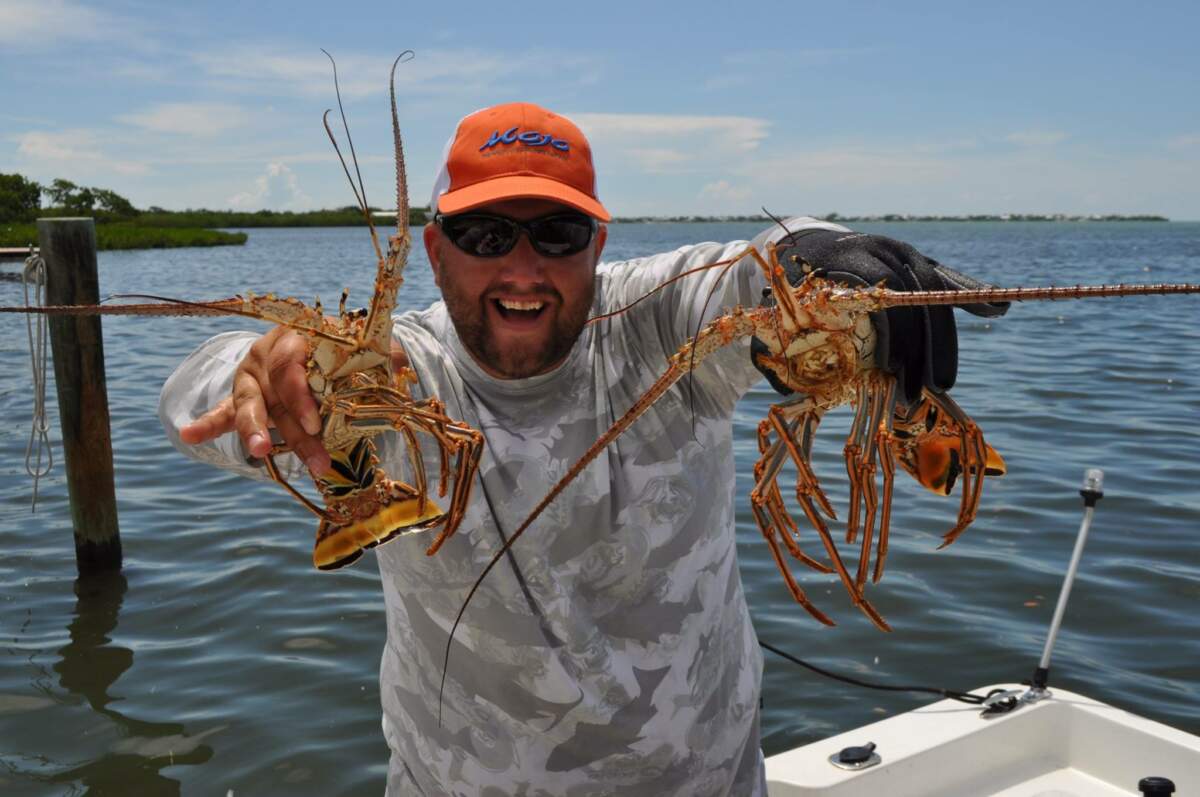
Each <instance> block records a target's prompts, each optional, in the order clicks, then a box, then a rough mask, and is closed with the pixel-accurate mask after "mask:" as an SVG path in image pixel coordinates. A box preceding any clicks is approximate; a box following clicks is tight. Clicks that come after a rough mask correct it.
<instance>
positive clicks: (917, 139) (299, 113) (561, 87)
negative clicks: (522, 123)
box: [0, 0, 1200, 220]
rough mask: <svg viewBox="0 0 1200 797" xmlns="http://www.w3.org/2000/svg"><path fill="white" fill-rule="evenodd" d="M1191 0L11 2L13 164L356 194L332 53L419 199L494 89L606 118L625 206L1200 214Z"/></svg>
mask: <svg viewBox="0 0 1200 797" xmlns="http://www.w3.org/2000/svg"><path fill="white" fill-rule="evenodd" d="M1198 9H1200V4H1197V3H1194V2H1192V3H1170V2H1155V3H1143V4H1140V5H1135V4H1130V3H1122V4H1108V3H1103V2H1091V3H1065V2H1064V3H1055V2H1050V1H1049V0H1046V1H1045V2H1041V3H1017V2H1008V3H990V4H987V5H983V4H968V3H965V2H956V3H920V2H911V3H904V4H900V3H849V2H848V3H840V4H834V3H809V2H801V1H800V0H795V1H794V2H786V3H776V2H756V3H752V4H738V3H729V2H726V3H721V4H718V3H702V2H691V3H679V2H652V0H643V2H638V3H626V2H609V3H604V4H586V5H585V4H575V3H566V2H563V0H558V2H529V1H528V0H524V1H514V0H494V1H493V2H488V3H464V2H455V3H449V2H442V3H439V2H422V3H409V2H398V1H394V2H390V3H378V2H371V1H370V0H359V1H358V2H342V3H331V2H323V3H308V2H304V3H268V2H258V3H254V2H244V1H243V2H210V3H196V4H194V5H188V6H185V5H183V4H177V5H172V4H168V3H163V2H150V0H131V1H129V2H124V1H117V2H103V3H101V2H89V0H0V75H2V76H3V77H2V79H0V172H14V171H16V172H20V173H22V174H25V175H27V176H29V177H32V178H34V179H37V180H39V181H42V182H49V181H50V180H51V179H53V178H56V177H64V178H67V179H70V180H72V181H74V182H77V183H81V184H85V185H95V186H100V187H106V188H111V189H113V190H116V191H117V192H119V193H121V194H123V195H125V196H127V197H129V198H130V199H131V200H132V201H133V202H134V203H135V204H136V205H138V206H142V207H145V206H150V205H161V206H164V207H168V208H184V207H214V208H226V207H237V208H246V209H258V208H262V207H269V208H273V209H307V208H313V207H334V206H340V205H345V204H349V203H350V202H351V201H352V199H351V195H350V192H349V188H348V187H347V186H346V184H345V178H344V177H343V176H342V174H341V170H340V168H339V167H338V166H337V163H336V161H335V160H334V156H333V153H332V150H331V148H330V146H329V144H328V142H327V141H326V139H325V134H324V131H323V129H322V127H321V113H322V112H323V111H324V110H325V109H326V108H328V107H330V106H331V105H332V104H333V102H334V99H333V87H332V80H331V77H330V70H329V64H328V61H327V60H326V59H325V56H323V55H322V54H321V52H320V49H319V48H321V47H324V48H325V49H327V50H329V51H330V52H332V53H333V54H334V56H335V57H336V58H337V59H338V66H339V74H340V76H341V78H342V88H343V96H344V98H345V101H346V111H347V114H348V116H349V118H350V123H351V129H352V132H353V133H354V136H355V142H356V144H357V146H358V151H359V155H360V161H361V163H362V166H363V170H364V176H365V177H366V179H367V188H368V197H369V198H370V199H371V201H372V202H373V203H374V204H378V205H388V204H390V202H391V199H390V196H391V187H390V186H391V181H392V166H391V161H392V158H391V145H390V126H389V120H388V106H387V94H386V88H387V72H388V66H389V64H390V62H391V59H392V57H394V56H395V55H396V54H397V53H399V52H400V51H401V50H404V49H412V50H414V51H416V57H415V58H414V59H413V60H412V61H411V62H409V63H407V64H404V65H402V66H401V67H400V70H399V72H398V76H397V78H398V81H399V90H400V96H399V101H400V106H401V107H400V114H401V124H402V127H403V131H404V134H405V144H406V150H407V154H408V163H409V175H410V193H411V196H412V198H413V201H414V202H415V203H416V204H425V203H426V202H427V201H428V194H429V191H430V188H431V186H432V182H433V177H434V173H435V171H436V167H437V157H438V155H439V154H440V152H441V150H442V146H443V144H444V142H445V140H446V137H447V136H448V135H449V134H450V132H451V131H452V129H453V127H454V125H455V123H456V122H457V121H458V119H459V118H460V117H462V116H463V115H465V114H466V113H469V112H471V111H473V110H475V109H477V108H480V107H483V106H485V105H490V104H492V103H495V102H505V101H511V100H528V101H533V102H538V103H541V104H543V105H546V106H547V107H550V108H552V109H553V110H555V111H558V112H561V113H564V114H566V115H568V116H570V117H572V118H573V119H575V120H576V121H577V122H578V123H579V124H580V126H581V127H582V128H583V129H584V131H585V132H586V133H587V134H588V135H589V137H590V138H591V139H592V143H593V148H594V150H595V153H596V159H597V164H598V169H599V174H600V179H599V184H600V192H601V199H602V200H603V201H604V202H605V204H606V205H608V207H609V209H610V210H612V211H613V212H614V213H616V214H618V215H641V214H647V215H668V214H685V213H702V214H710V213H711V214H725V213H752V212H757V211H758V209H759V208H760V207H762V206H764V205H765V206H766V207H767V208H769V209H770V210H772V211H773V212H779V213H811V214H823V213H827V212H829V211H837V212H840V213H843V214H849V213H885V212H907V213H948V214H964V213H1004V212H1025V213H1049V212H1066V213H1110V212H1112V213H1161V214H1165V215H1167V216H1170V217H1171V218H1174V219H1190V220H1195V219H1200V80H1198V78H1200V47H1198V46H1197V45H1196V32H1197V31H1198V30H1200V10H1198Z"/></svg>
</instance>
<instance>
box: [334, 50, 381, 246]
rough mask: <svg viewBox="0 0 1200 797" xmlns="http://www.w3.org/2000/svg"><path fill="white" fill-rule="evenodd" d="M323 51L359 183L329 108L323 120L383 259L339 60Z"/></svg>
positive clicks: (372, 241) (372, 238)
mask: <svg viewBox="0 0 1200 797" xmlns="http://www.w3.org/2000/svg"><path fill="white" fill-rule="evenodd" d="M321 52H323V53H325V57H326V58H328V59H329V63H330V64H332V65H333V93H334V95H335V96H336V97H337V104H338V113H339V114H341V116H342V130H344V131H345V132H346V144H347V145H348V146H349V147H350V161H351V163H353V164H354V173H355V174H356V175H357V176H358V184H357V185H355V183H354V178H353V177H351V176H350V169H349V168H348V167H347V166H346V159H345V158H344V157H343V156H342V150H341V148H340V147H338V143H337V139H336V138H335V137H334V135H333V130H331V129H330V127H329V113H330V112H329V111H328V110H327V111H325V113H324V115H323V116H322V117H321V121H322V123H323V124H324V125H325V133H326V134H327V135H328V136H329V140H330V142H332V143H333V149H334V151H335V152H337V156H338V160H340V161H341V162H342V171H344V172H345V173H346V179H347V180H349V181H350V190H351V191H353V192H354V198H355V199H356V200H357V201H358V207H359V210H361V211H362V214H363V218H364V219H366V221H367V229H368V230H369V231H370V233H371V244H372V245H373V246H374V247H375V256H376V257H377V258H379V259H380V260H382V259H383V250H382V249H380V247H379V236H378V235H376V233H375V221H374V219H372V218H371V207H370V205H368V204H367V187H366V185H364V184H363V178H362V171H360V170H359V168H358V154H357V153H356V152H355V151H354V139H353V138H351V136H350V124H349V123H348V122H347V121H346V108H345V107H344V106H343V105H342V89H341V86H340V85H339V84H338V74H337V61H334V60H333V56H332V55H330V54H329V51H328V50H326V49H325V48H324V47H322V48H321Z"/></svg>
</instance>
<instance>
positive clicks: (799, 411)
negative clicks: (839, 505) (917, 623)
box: [767, 400, 892, 631]
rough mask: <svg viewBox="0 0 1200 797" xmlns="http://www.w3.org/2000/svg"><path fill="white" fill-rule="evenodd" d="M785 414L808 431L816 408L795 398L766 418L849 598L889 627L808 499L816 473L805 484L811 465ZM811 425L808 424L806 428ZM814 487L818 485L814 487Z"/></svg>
mask: <svg viewBox="0 0 1200 797" xmlns="http://www.w3.org/2000/svg"><path fill="white" fill-rule="evenodd" d="M789 416H799V418H800V420H801V430H806V433H807V432H811V431H812V430H813V429H814V428H815V426H816V424H817V423H819V422H820V412H819V411H818V410H816V409H815V408H814V407H813V406H812V405H811V403H809V402H808V401H806V400H802V401H798V402H795V403H793V404H784V405H774V406H772V407H771V409H770V411H769V412H768V413H767V418H768V419H770V421H771V423H772V426H773V427H774V429H775V432H776V434H778V435H779V437H780V440H781V441H782V442H783V443H784V446H785V447H786V449H787V451H788V453H789V454H791V455H792V457H793V458H794V459H795V463H796V469H797V472H798V473H799V474H800V475H799V478H798V480H797V485H796V499H797V501H798V502H799V504H800V507H801V509H803V510H804V514H805V515H806V516H807V517H808V520H809V522H810V523H812V525H813V528H815V529H816V531H817V535H818V536H819V537H820V538H821V543H822V544H823V545H824V546H825V552H826V554H827V555H828V557H829V561H830V562H831V563H832V565H833V569H834V571H835V572H836V573H837V574H838V578H840V579H841V581H842V585H843V586H844V587H845V588H846V591H847V592H848V593H850V600H851V602H852V603H853V604H854V605H855V606H857V607H858V608H859V609H860V610H861V611H862V613H863V614H865V615H866V616H867V617H868V618H869V619H870V620H871V622H872V623H874V624H875V626H876V627H877V628H878V629H879V630H881V631H890V630H892V629H891V626H889V625H888V624H887V621H886V620H884V619H883V617H882V615H880V614H879V612H878V611H876V609H875V607H874V606H872V605H871V602H870V601H868V600H867V599H866V597H865V596H864V595H863V594H862V591H861V590H859V589H858V588H856V587H855V584H854V580H853V579H852V578H851V577H850V573H849V571H848V570H847V569H846V565H845V563H844V562H843V561H842V556H841V554H840V553H839V552H838V549H837V544H836V543H835V542H834V541H833V535H832V534H831V533H830V532H829V527H828V526H827V525H826V524H825V521H824V520H823V519H822V518H821V516H820V514H819V513H818V512H817V511H816V508H815V507H814V506H813V505H812V501H811V500H809V494H810V493H811V491H812V490H813V488H814V487H816V477H815V476H812V482H813V483H812V484H811V485H810V484H805V480H806V478H807V477H806V475H805V474H808V475H810V476H811V474H812V467H811V465H810V464H809V462H808V460H807V458H806V457H802V456H801V451H802V450H803V448H804V444H803V442H802V441H801V440H797V439H796V437H795V434H794V432H793V431H791V430H790V429H789V428H788V420H789ZM809 427H811V428H809ZM816 489H818V490H819V489H820V488H819V487H816Z"/></svg>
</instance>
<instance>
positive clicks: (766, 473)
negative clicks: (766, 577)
mask: <svg viewBox="0 0 1200 797" xmlns="http://www.w3.org/2000/svg"><path fill="white" fill-rule="evenodd" d="M772 410H774V407H772ZM799 425H800V421H799V420H796V421H794V422H793V424H792V426H793V429H794V428H795V427H797V426H799ZM770 431H771V427H770V426H769V425H768V424H767V422H766V421H764V422H763V423H762V424H760V425H759V450H760V451H762V452H763V455H762V457H761V458H759V460H758V462H757V463H755V466H754V472H755V476H756V477H757V481H756V482H755V485H754V489H753V490H751V491H750V509H751V511H752V512H753V513H754V520H755V522H756V523H758V529H759V531H761V532H762V535H763V538H764V539H766V541H767V546H768V547H769V548H770V549H771V555H772V556H773V557H774V558H775V565H776V567H778V568H779V572H780V574H782V575H783V581H784V583H785V584H786V585H787V588H788V591H789V592H791V593H792V598H793V599H794V600H795V601H796V603H799V604H800V605H801V606H802V607H803V608H804V610H805V611H807V612H808V613H809V614H810V615H812V616H813V618H814V619H816V620H817V622H819V623H822V624H824V625H830V626H832V625H836V623H834V622H833V620H831V619H829V617H828V615H826V614H825V613H824V612H822V611H821V610H820V609H818V608H817V607H816V606H814V605H813V604H812V601H810V600H809V599H808V596H807V595H806V594H805V592H804V590H803V588H801V586H800V585H799V584H798V583H796V579H795V578H794V577H793V576H792V571H791V568H790V567H788V563H787V561H786V560H785V559H784V558H783V552H782V551H781V550H780V549H779V543H778V542H777V541H776V537H777V536H778V537H780V538H782V539H783V541H784V544H785V545H786V546H787V548H788V551H789V552H790V553H791V554H792V555H793V556H795V557H796V558H797V559H800V561H802V562H804V563H805V564H808V565H809V566H810V567H814V568H816V569H823V570H824V571H825V572H830V571H829V568H826V567H825V566H824V565H822V564H821V563H820V562H817V561H816V560H815V559H812V558H811V557H809V556H808V555H806V554H804V553H803V552H801V551H800V548H799V546H797V545H796V543H795V541H794V540H793V539H792V538H791V533H792V532H795V531H796V524H795V523H794V522H793V521H792V519H791V517H790V516H789V515H788V513H787V511H786V510H785V509H784V508H783V499H782V496H781V495H780V493H779V483H778V482H777V478H778V476H779V471H780V469H781V468H782V467H783V462H784V458H785V457H784V454H785V449H784V445H783V438H782V437H781V438H780V439H779V440H778V441H776V442H775V443H774V444H770V445H768V440H769V436H770ZM805 512H806V514H807V513H811V514H809V519H810V520H812V519H813V518H814V517H815V518H816V522H820V516H819V515H816V513H815V512H812V510H811V504H810V505H808V506H806V507H805Z"/></svg>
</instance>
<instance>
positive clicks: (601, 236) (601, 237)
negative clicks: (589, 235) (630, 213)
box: [596, 224, 608, 263]
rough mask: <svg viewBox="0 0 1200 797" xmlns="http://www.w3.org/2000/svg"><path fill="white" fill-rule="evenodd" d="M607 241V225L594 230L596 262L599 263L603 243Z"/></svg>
mask: <svg viewBox="0 0 1200 797" xmlns="http://www.w3.org/2000/svg"><path fill="white" fill-rule="evenodd" d="M607 240H608V225H607V224H601V225H600V226H599V228H598V229H597V230H596V262H597V263H599V262H600V255H601V253H603V252H604V243H605V241H607Z"/></svg>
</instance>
